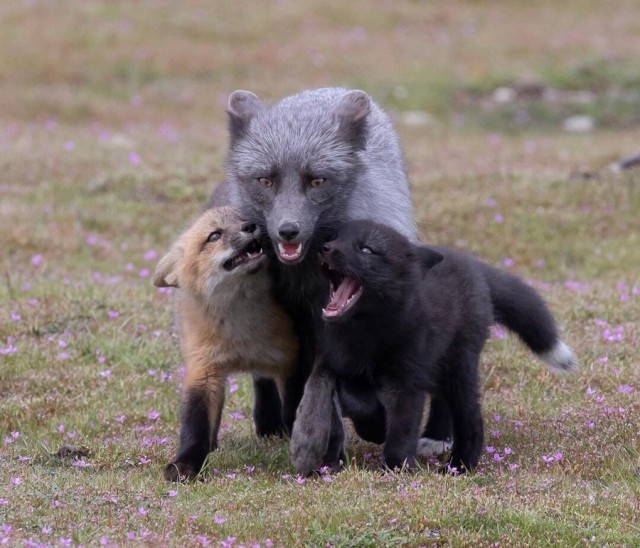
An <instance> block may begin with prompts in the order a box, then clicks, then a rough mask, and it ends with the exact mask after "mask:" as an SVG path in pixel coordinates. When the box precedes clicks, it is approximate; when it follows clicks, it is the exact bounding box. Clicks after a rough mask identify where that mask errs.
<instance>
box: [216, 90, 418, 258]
mask: <svg viewBox="0 0 640 548" xmlns="http://www.w3.org/2000/svg"><path fill="white" fill-rule="evenodd" d="M228 112H229V117H230V133H231V149H230V152H229V158H228V162H227V169H226V183H227V186H228V187H229V199H230V201H231V203H232V204H233V205H236V206H238V207H240V208H243V209H245V210H246V209H247V208H249V209H250V210H251V211H250V213H252V214H254V215H257V216H258V217H263V218H264V222H265V225H266V227H267V229H268V231H269V235H270V237H271V239H272V240H273V241H274V242H278V241H282V238H281V237H280V236H279V234H278V228H279V227H280V226H281V225H282V224H283V223H285V222H296V223H298V225H299V226H300V236H299V238H298V240H300V241H304V240H307V239H309V238H312V236H313V235H314V228H315V226H316V224H317V223H318V221H319V220H320V221H323V222H324V223H329V224H331V223H332V222H334V219H338V220H339V221H340V222H344V221H348V220H354V219H375V220H376V221H378V222H382V223H385V224H388V225H389V226H391V227H393V228H395V229H396V230H398V231H399V232H400V233H402V234H404V235H405V236H407V237H408V238H410V239H412V240H417V234H418V233H417V229H416V226H415V223H414V220H413V208H412V203H411V195H410V189H409V183H408V180H407V176H406V173H405V169H404V161H403V157H402V152H401V149H400V145H399V142H398V138H397V135H396V133H395V131H394V129H393V127H392V125H391V122H390V120H389V118H388V117H387V115H386V114H385V113H384V112H383V111H382V110H381V109H380V107H379V106H378V105H377V104H376V103H375V102H374V101H373V100H372V99H371V98H370V97H369V96H367V95H366V94H365V93H364V92H361V91H357V90H352V91H348V90H346V89H342V88H323V89H316V90H309V91H303V92H301V93H299V94H297V95H293V96H290V97H286V98H284V99H282V100H281V101H279V102H277V103H275V104H273V105H271V106H265V105H263V104H261V103H259V100H258V98H257V97H256V96H255V95H254V94H252V93H251V92H246V91H236V92H234V93H233V94H232V95H231V96H230V98H229V106H228ZM359 124H361V125H362V128H361V129H362V131H359V129H360V128H359V127H358V125H359ZM305 176H317V177H323V178H326V179H327V183H326V188H322V189H319V190H318V191H316V192H314V191H311V190H310V189H309V188H307V186H306V185H305V183H306V181H305V180H304V177H305ZM260 177H270V178H273V179H274V182H275V185H274V187H273V188H268V189H265V188H262V187H261V186H260V184H259V183H258V182H257V180H258V179H259V178H260ZM306 250H307V248H306V247H305V251H306Z"/></svg>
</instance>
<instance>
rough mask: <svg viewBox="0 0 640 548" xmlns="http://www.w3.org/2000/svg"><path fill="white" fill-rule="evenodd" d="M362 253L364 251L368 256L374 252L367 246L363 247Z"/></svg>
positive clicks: (361, 248) (361, 247)
mask: <svg viewBox="0 0 640 548" xmlns="http://www.w3.org/2000/svg"><path fill="white" fill-rule="evenodd" d="M360 251H362V253H366V254H367V255H371V254H372V253H373V250H372V249H371V248H370V247H368V246H366V245H361V246H360Z"/></svg>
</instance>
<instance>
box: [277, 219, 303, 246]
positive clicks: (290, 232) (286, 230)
mask: <svg viewBox="0 0 640 548" xmlns="http://www.w3.org/2000/svg"><path fill="white" fill-rule="evenodd" d="M278 234H280V236H281V237H282V238H284V239H285V240H287V241H288V242H290V241H291V240H293V239H294V238H295V237H296V236H297V235H298V234H300V227H299V226H298V225H297V224H296V223H290V222H287V223H282V224H281V225H280V227H279V228H278Z"/></svg>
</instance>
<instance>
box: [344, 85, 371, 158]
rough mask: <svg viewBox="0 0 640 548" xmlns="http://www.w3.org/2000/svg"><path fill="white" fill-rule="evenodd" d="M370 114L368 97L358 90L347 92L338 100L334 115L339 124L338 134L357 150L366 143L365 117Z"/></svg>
mask: <svg viewBox="0 0 640 548" xmlns="http://www.w3.org/2000/svg"><path fill="white" fill-rule="evenodd" d="M369 112H371V101H370V100H369V96H368V95H367V94H366V93H365V92H364V91H360V90H358V89H354V90H351V91H348V92H347V93H345V94H344V95H343V96H342V99H340V103H338V108H337V109H336V115H337V117H338V120H339V122H340V126H339V129H338V131H339V133H340V135H341V136H342V138H343V139H345V140H347V141H349V142H351V143H352V144H353V145H354V146H356V147H357V148H364V146H365V142H366V137H367V136H366V122H367V115H368V114H369Z"/></svg>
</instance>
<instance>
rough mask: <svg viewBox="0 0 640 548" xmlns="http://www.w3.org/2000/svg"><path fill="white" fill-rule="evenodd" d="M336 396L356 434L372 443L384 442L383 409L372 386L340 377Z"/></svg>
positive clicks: (384, 424) (384, 419)
mask: <svg viewBox="0 0 640 548" xmlns="http://www.w3.org/2000/svg"><path fill="white" fill-rule="evenodd" d="M338 396H339V401H340V407H341V408H342V414H343V415H344V416H345V417H348V418H350V419H351V422H352V423H353V427H354V429H355V431H356V433H357V434H358V436H360V437H361V438H362V439H363V440H365V441H369V442H372V443H384V439H385V436H386V431H387V429H386V417H385V411H384V407H383V406H382V403H380V400H379V399H378V396H377V395H376V393H375V391H374V389H373V387H369V386H363V382H360V380H359V379H358V380H356V381H354V382H350V381H349V380H345V379H340V380H339V382H338Z"/></svg>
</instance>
